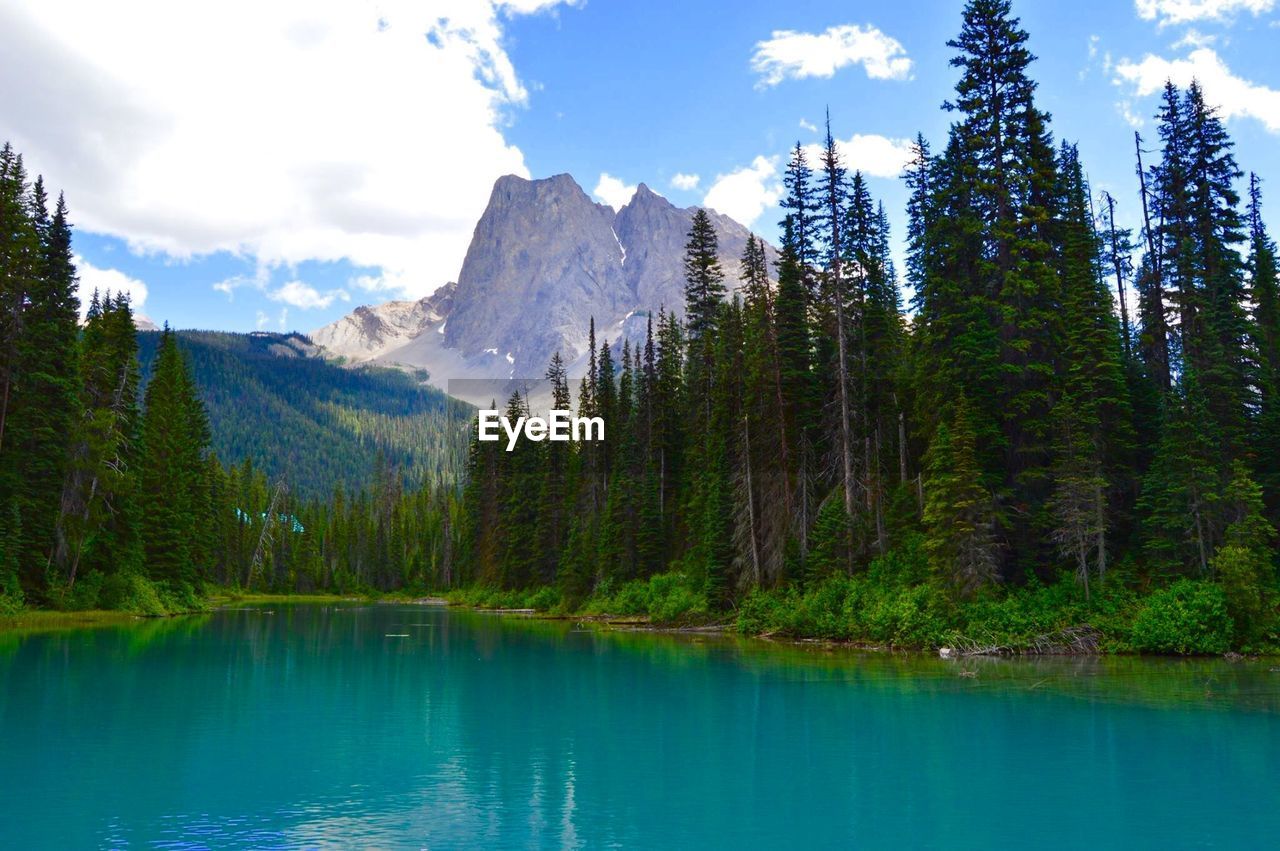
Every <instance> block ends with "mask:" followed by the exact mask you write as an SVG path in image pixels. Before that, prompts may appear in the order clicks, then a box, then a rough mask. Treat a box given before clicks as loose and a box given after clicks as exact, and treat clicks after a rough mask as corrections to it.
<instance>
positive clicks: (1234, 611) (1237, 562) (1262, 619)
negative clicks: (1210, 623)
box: [1210, 544, 1272, 644]
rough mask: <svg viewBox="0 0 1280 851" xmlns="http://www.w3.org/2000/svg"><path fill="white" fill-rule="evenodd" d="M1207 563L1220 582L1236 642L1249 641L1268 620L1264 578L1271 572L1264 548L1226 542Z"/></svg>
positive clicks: (1268, 591)
mask: <svg viewBox="0 0 1280 851" xmlns="http://www.w3.org/2000/svg"><path fill="white" fill-rule="evenodd" d="M1210 566H1211V568H1212V570H1213V572H1214V574H1215V575H1216V576H1217V577H1218V582H1219V583H1221V585H1222V593H1223V595H1224V596H1225V597H1226V601H1227V612H1228V613H1229V614H1230V615H1231V621H1232V623H1233V624H1235V636H1236V639H1237V641H1239V642H1240V643H1245V644H1247V643H1251V642H1252V641H1253V640H1255V639H1256V638H1257V637H1258V635H1259V633H1260V632H1261V631H1262V628H1263V626H1264V625H1265V624H1266V623H1267V621H1268V615H1269V614H1270V613H1269V611H1268V608H1269V604H1270V601H1271V597H1272V589H1271V587H1270V584H1269V583H1268V582H1267V581H1266V577H1269V576H1270V575H1271V573H1272V567H1271V563H1270V561H1269V560H1268V554H1267V553H1266V552H1265V551H1259V550H1256V549H1252V548H1250V547H1242V546H1238V545H1235V544H1227V545H1226V546H1225V547H1223V548H1222V549H1220V550H1218V552H1217V554H1215V555H1214V557H1213V561H1212V562H1211V563H1210Z"/></svg>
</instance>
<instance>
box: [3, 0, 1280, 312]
mask: <svg viewBox="0 0 1280 851" xmlns="http://www.w3.org/2000/svg"><path fill="white" fill-rule="evenodd" d="M103 5H105V4H94V3H92V2H88V0H42V2H37V0H24V2H18V3H14V4H6V6H5V8H4V9H3V10H0V75H3V76H4V77H5V78H6V79H8V80H11V81H12V80H15V79H26V80H35V81H37V82H33V83H30V84H29V85H28V87H27V88H25V89H22V90H19V87H17V86H13V85H9V86H5V87H3V89H0V136H4V137H5V138H8V139H10V140H11V141H13V142H14V144H15V145H16V146H17V147H18V149H19V150H21V151H23V152H24V153H25V155H26V157H27V160H28V164H29V166H30V167H31V169H32V170H33V171H41V172H44V173H45V175H46V179H47V181H48V182H49V183H50V184H51V185H53V186H55V187H59V188H65V190H66V192H67V196H68V201H69V203H70V206H71V209H72V213H73V217H74V220H75V221H76V223H77V238H76V243H75V247H76V251H77V253H78V255H79V256H80V258H81V269H82V277H83V279H84V281H85V284H86V286H93V285H99V286H111V287H116V288H118V287H120V286H127V287H129V288H130V289H132V290H133V291H134V292H135V293H136V294H137V295H136V296H135V297H136V298H137V299H138V300H139V301H141V303H142V312H144V313H146V314H147V315H149V316H151V317H152V318H154V319H155V320H156V321H164V320H168V321H169V322H170V323H172V324H173V325H175V326H178V327H202V328H222V329H229V330H237V331H246V330H252V329H254V328H265V329H269V330H281V329H298V330H304V331H306V330H311V329H313V328H316V327H318V326H320V325H322V324H324V323H326V322H328V321H331V320H332V319H334V318H337V317H338V316H340V315H342V314H343V313H345V312H347V311H349V310H351V309H352V308H353V307H355V306H356V305H357V304H361V303H371V302H380V301H385V300H387V299H389V298H395V297H406V296H410V297H418V296H421V295H425V294H427V293H429V292H431V291H432V290H433V289H435V287H437V286H439V285H440V284H442V283H444V282H445V281H446V280H450V279H451V278H453V277H454V276H456V274H457V270H458V268H459V266H460V264H461V260H462V256H463V253H464V252H465V249H466V244H467V241H468V239H469V235H470V231H471V228H472V227H473V226H474V223H475V220H476V218H477V217H478V216H479V214H480V212H481V211H482V210H483V207H484V203H485V200H486V199H487V197H488V192H489V188H490V186H491V185H492V182H493V180H494V179H495V178H496V177H498V176H499V175H501V174H505V173H509V172H515V173H519V174H524V175H526V176H531V177H545V176H548V175H551V174H556V173H559V172H569V173H571V174H573V175H574V176H575V177H576V178H577V179H578V182H579V183H580V184H581V185H582V186H583V188H584V189H585V190H586V191H587V192H588V193H594V194H597V196H598V197H599V198H600V199H601V200H604V201H606V202H609V203H614V204H615V205H616V204H621V203H623V202H624V201H625V199H626V197H627V195H628V192H629V191H630V188H631V187H633V186H634V185H635V184H637V183H639V182H645V183H647V184H649V186H650V187H652V188H653V189H655V190H656V191H658V192H660V193H662V194H664V195H666V196H667V197H669V198H670V199H671V200H672V201H674V202H675V203H677V204H680V205H681V206H685V205H690V204H702V203H706V204H709V205H711V206H715V207H717V208H718V209H721V210H722V212H727V213H729V214H730V215H734V216H735V217H737V218H739V219H740V220H744V221H745V223H747V224H749V225H751V226H752V227H753V228H755V229H756V230H758V231H759V232H760V233H762V234H763V235H765V236H766V237H767V238H774V237H775V236H776V225H775V223H776V220H777V219H778V218H779V214H778V211H777V208H776V204H775V202H776V198H777V193H778V191H779V186H778V183H779V177H780V171H781V168H782V166H783V164H784V163H785V158H786V154H787V151H788V149H789V148H790V147H791V146H793V145H794V144H795V143H796V142H797V141H799V142H800V143H802V144H806V145H807V144H811V143H814V142H816V141H817V140H818V139H819V136H820V131H819V129H818V128H819V126H820V125H821V123H822V119H823V114H824V110H825V109H827V108H828V107H829V108H830V110H831V122H832V130H833V133H834V135H835V136H836V137H837V139H839V140H841V142H842V143H845V144H846V151H847V153H848V156H849V158H850V159H851V160H852V161H853V162H852V164H853V165H854V166H856V167H860V168H862V169H864V170H865V171H866V172H867V173H868V174H870V175H871V180H870V185H871V189H872V192H873V193H874V194H875V195H876V196H877V197H879V198H881V199H883V200H884V202H885V204H886V206H887V208H888V210H889V213H890V216H891V220H892V222H893V224H894V226H895V227H896V228H897V229H898V231H900V230H901V225H902V207H903V201H904V193H903V188H902V186H901V182H900V181H899V180H898V179H897V178H896V177H895V175H896V173H897V171H898V166H899V163H900V159H901V151H902V146H903V140H906V139H909V138H911V137H913V136H914V135H915V133H916V132H917V131H922V132H924V133H925V135H926V136H927V137H928V138H929V139H930V140H932V141H934V142H935V143H941V140H942V139H943V138H944V136H945V132H946V128H947V125H948V121H949V119H948V116H947V114H946V113H944V112H943V111H942V110H941V109H940V108H939V107H940V105H941V103H942V102H943V101H944V100H945V99H946V98H947V97H948V96H949V95H950V92H951V87H952V84H953V82H954V79H955V73H954V71H953V69H951V68H950V67H948V62H947V60H948V58H949V57H950V55H951V51H950V50H949V49H948V48H947V47H946V46H945V42H946V41H947V39H948V38H950V37H952V36H953V35H954V34H955V33H956V31H957V30H958V27H959V20H960V9H961V3H959V2H947V3H943V2H928V3H925V2H894V3H886V2H857V3H852V2H830V0H822V2H819V0H792V2H789V3H777V2H776V0H774V1H773V2H749V1H748V0H744V1H743V2H737V3H734V4H724V3H719V2H701V0H679V2H666V0H650V2H644V3H637V2H622V0H614V2H609V0H586V2H577V3H565V2H557V0H506V2H501V0H432V2H427V3H422V2H417V3H415V2H409V0H387V2H366V3H351V2H342V0H309V2H303V0H296V2H294V0H290V2H279V3H273V4H256V3H254V2H251V0H227V2H222V3H219V4H206V3H192V4H169V3H165V2H162V0H130V2H127V3H124V4H122V5H119V6H113V8H112V9H111V10H109V11H108V10H105V9H102V8H98V7H99V6H103ZM262 5H269V6H271V9H270V10H264V9H263V8H261V6H262ZM1014 8H1015V12H1016V13H1017V14H1019V15H1020V16H1021V17H1022V20H1023V25H1024V26H1025V27H1026V28H1027V29H1028V30H1029V31H1030V33H1031V47H1032V50H1033V52H1034V53H1035V54H1036V55H1037V56H1038V57H1039V61H1038V62H1037V63H1036V64H1035V66H1034V75H1035V77H1036V79H1037V80H1038V81H1039V83H1040V88H1039V102H1040V105H1041V107H1042V108H1044V109H1047V110H1048V111H1050V112H1051V113H1052V114H1053V119H1054V120H1053V130H1054V133H1055V136H1056V137H1057V138H1059V139H1063V138H1065V139H1069V140H1072V141H1075V142H1078V143H1079V145H1080V150H1081V154H1082V157H1083V159H1084V162H1085V165H1086V168H1087V170H1088V172H1089V176H1090V178H1091V180H1092V182H1093V187H1094V189H1095V191H1101V190H1103V189H1106V190H1110V191H1112V192H1113V193H1114V194H1115V195H1116V197H1117V199H1118V200H1119V202H1120V204H1121V206H1120V208H1119V210H1118V213H1119V215H1120V216H1121V217H1122V220H1123V221H1124V222H1126V223H1129V224H1132V223H1134V222H1135V218H1136V214H1137V209H1136V202H1135V193H1134V189H1135V186H1134V184H1135V179H1134V177H1133V146H1132V133H1133V130H1134V129H1135V128H1136V129H1139V130H1141V131H1142V132H1143V133H1144V135H1146V136H1147V137H1148V139H1149V145H1150V146H1151V147H1154V138H1153V137H1154V122H1153V121H1152V119H1151V115H1152V113H1153V112H1154V108H1155V102H1156V92H1157V90H1158V88H1159V86H1160V85H1161V83H1162V82H1163V80H1164V79H1165V77H1167V76H1173V77H1174V79H1175V80H1176V81H1178V82H1185V81H1186V80H1189V79H1190V78H1191V76H1193V75H1194V76H1197V77H1199V78H1200V79H1201V81H1202V83H1203V85H1204V87H1205V89H1206V94H1207V96H1208V98H1209V99H1210V101H1211V102H1214V103H1216V104H1218V105H1219V106H1220V108H1221V109H1222V111H1223V114H1224V116H1225V117H1226V119H1227V123H1228V127H1229V129H1230V131H1231V133H1232V136H1233V138H1234V139H1235V141H1236V143H1237V149H1236V150H1237V157H1238V159H1239V162H1240V165H1241V167H1242V168H1244V169H1245V170H1246V171H1248V170H1251V169H1252V170H1255V171H1257V172H1259V174H1261V175H1262V176H1263V177H1264V178H1267V177H1272V179H1273V181H1277V182H1280V177H1277V176H1278V175H1280V145H1278V144H1277V143H1278V142H1280V63H1278V62H1276V60H1275V56H1274V52H1275V47H1274V45H1275V44H1276V43H1277V42H1280V2H1277V0H1136V2H1098V0H1085V2H1074V3H1043V2H1029V0H1024V2H1021V3H1017V2H1015V4H1014ZM695 176H696V178H697V179H696V181H695V180H694V178H695ZM1270 186H1271V185H1270V184H1268V185H1266V186H1265V187H1264V188H1266V189H1269V188H1270ZM1274 194H1275V195H1280V188H1277V189H1274ZM1275 203H1276V204H1280V199H1278V200H1277V201H1276V202H1275ZM1269 218H1270V219H1271V220H1272V221H1275V216H1274V215H1271V216H1269Z"/></svg>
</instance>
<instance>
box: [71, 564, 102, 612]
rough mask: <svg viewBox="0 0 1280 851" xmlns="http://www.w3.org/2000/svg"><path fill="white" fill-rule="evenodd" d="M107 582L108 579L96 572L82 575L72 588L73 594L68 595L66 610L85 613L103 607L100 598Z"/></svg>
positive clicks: (92, 571)
mask: <svg viewBox="0 0 1280 851" xmlns="http://www.w3.org/2000/svg"><path fill="white" fill-rule="evenodd" d="M106 581H107V577H106V576H104V575H103V574H102V573H100V572H99V571H96V570H91V571H89V572H88V573H86V574H83V575H81V576H80V577H79V578H78V579H77V580H76V584H75V585H74V586H73V587H72V589H71V593H70V594H68V595H67V598H66V608H68V609H71V610H72V611H77V612H85V611H89V610H90V609H96V608H98V607H99V606H101V605H102V603H101V602H100V600H99V597H100V596H101V594H102V585H103V583H105V582H106Z"/></svg>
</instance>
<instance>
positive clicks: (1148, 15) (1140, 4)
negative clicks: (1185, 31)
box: [1133, 0, 1276, 27]
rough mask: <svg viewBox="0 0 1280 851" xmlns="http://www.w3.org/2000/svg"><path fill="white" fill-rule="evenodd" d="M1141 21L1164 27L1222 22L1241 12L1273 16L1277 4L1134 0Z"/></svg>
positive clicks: (1258, 0)
mask: <svg viewBox="0 0 1280 851" xmlns="http://www.w3.org/2000/svg"><path fill="white" fill-rule="evenodd" d="M1133 5H1134V8H1135V9H1136V10H1137V12H1138V17H1140V18H1142V19H1143V20H1145V21H1158V22H1159V24H1160V26H1162V27H1163V26H1168V25H1170V24H1187V23H1191V22H1192V21H1222V20H1226V19H1228V18H1231V17H1234V16H1235V15H1236V14H1238V13H1240V12H1248V13H1250V14H1251V15H1254V16H1257V15H1261V14H1265V13H1266V12H1270V11H1271V10H1272V9H1273V8H1274V7H1275V5H1276V0H1134V4H1133Z"/></svg>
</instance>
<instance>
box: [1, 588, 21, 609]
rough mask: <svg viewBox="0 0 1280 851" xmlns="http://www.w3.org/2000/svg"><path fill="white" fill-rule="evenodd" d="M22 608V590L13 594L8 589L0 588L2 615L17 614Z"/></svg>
mask: <svg viewBox="0 0 1280 851" xmlns="http://www.w3.org/2000/svg"><path fill="white" fill-rule="evenodd" d="M22 608H23V606H22V595H21V592H19V593H17V594H11V593H9V592H8V591H4V590H0V615H16V614H18V612H21V611H22Z"/></svg>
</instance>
